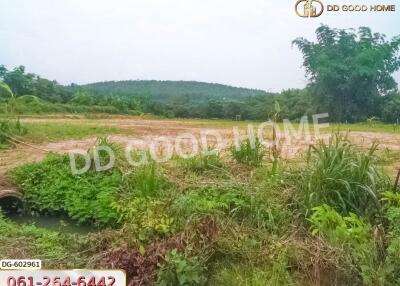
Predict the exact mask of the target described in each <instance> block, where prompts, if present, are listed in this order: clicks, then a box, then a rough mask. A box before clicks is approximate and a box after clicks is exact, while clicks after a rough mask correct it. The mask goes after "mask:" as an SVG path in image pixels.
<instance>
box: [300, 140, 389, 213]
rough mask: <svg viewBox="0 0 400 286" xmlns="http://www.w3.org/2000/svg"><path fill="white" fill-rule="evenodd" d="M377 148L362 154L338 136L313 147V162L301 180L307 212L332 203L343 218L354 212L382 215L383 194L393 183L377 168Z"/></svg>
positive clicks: (374, 147)
mask: <svg viewBox="0 0 400 286" xmlns="http://www.w3.org/2000/svg"><path fill="white" fill-rule="evenodd" d="M376 148H377V145H376V144H373V145H372V146H371V148H370V149H369V150H368V151H367V152H364V151H358V150H357V149H356V148H355V147H354V146H353V145H352V144H351V143H350V142H349V141H348V140H347V138H346V137H343V136H341V135H338V134H336V135H335V136H333V137H332V138H331V139H330V140H329V143H325V142H324V141H320V142H319V144H318V145H317V146H311V148H310V153H309V162H308V164H307V166H306V169H305V170H304V171H302V172H301V176H302V178H300V179H301V181H302V182H301V188H302V191H303V194H304V201H303V202H304V204H305V207H306V211H307V212H309V211H310V210H311V209H312V208H313V207H315V206H319V205H321V204H328V205H330V206H332V207H333V208H334V209H335V210H337V211H338V212H339V213H340V214H343V215H347V214H348V213H350V212H353V213H356V214H358V215H360V216H366V217H368V218H372V217H373V216H374V214H376V213H377V212H379V211H380V203H379V198H378V197H379V193H381V192H383V191H385V189H386V188H388V187H389V184H390V183H389V179H388V177H387V176H386V175H385V174H384V173H383V172H382V171H381V170H380V169H379V168H378V167H377V164H376V157H375V155H374V152H375V151H376ZM298 183H299V182H298V181H296V182H295V184H298Z"/></svg>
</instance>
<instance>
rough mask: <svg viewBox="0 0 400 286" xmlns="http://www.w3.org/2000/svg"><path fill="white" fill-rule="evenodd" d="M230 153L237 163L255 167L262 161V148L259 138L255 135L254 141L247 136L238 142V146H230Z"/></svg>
mask: <svg viewBox="0 0 400 286" xmlns="http://www.w3.org/2000/svg"><path fill="white" fill-rule="evenodd" d="M231 154H232V156H233V158H234V159H235V160H236V161H238V162H239V163H242V164H246V165H249V166H252V167H257V166H260V165H261V163H262V160H263V157H264V149H263V146H262V144H261V141H260V139H259V138H257V137H256V138H255V139H254V142H252V140H250V139H249V138H248V139H246V140H243V141H242V142H240V144H239V146H232V147H231Z"/></svg>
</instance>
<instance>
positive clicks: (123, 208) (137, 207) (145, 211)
mask: <svg viewBox="0 0 400 286" xmlns="http://www.w3.org/2000/svg"><path fill="white" fill-rule="evenodd" d="M113 207H114V208H115V209H116V211H117V212H118V213H120V214H121V217H120V221H121V222H123V223H124V230H125V231H126V232H127V233H129V235H130V237H132V238H133V240H134V242H138V243H140V244H141V243H142V242H148V241H149V240H150V239H154V238H155V237H157V236H158V237H160V236H165V235H167V234H170V233H172V232H173V231H174V230H175V225H174V222H175V221H174V219H173V218H172V217H170V216H169V215H168V214H167V213H168V204H167V203H165V202H163V201H161V200H157V199H151V198H147V197H140V196H139V197H132V198H130V199H126V198H123V199H121V201H119V202H116V203H114V204H113Z"/></svg>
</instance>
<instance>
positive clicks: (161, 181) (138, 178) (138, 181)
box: [128, 161, 167, 197]
mask: <svg viewBox="0 0 400 286" xmlns="http://www.w3.org/2000/svg"><path fill="white" fill-rule="evenodd" d="M166 183H167V182H166V180H165V177H164V175H163V173H162V172H161V170H160V169H159V167H158V166H157V164H156V162H154V161H151V162H149V163H148V164H145V165H142V166H140V167H138V168H137V169H136V170H135V171H134V172H133V174H131V175H130V177H129V178H128V184H130V188H132V189H133V190H134V192H136V193H137V194H138V195H140V196H145V197H154V196H157V195H159V194H160V192H161V191H163V189H164V187H165V186H166Z"/></svg>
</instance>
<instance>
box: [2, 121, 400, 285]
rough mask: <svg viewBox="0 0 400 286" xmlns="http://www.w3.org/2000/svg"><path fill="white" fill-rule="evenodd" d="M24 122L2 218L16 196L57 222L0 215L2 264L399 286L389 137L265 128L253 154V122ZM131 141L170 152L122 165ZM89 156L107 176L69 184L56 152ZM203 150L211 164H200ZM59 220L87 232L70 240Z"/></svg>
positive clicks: (143, 277) (5, 166)
mask: <svg viewBox="0 0 400 286" xmlns="http://www.w3.org/2000/svg"><path fill="white" fill-rule="evenodd" d="M21 124H22V125H23V126H25V127H26V128H27V132H26V134H24V135H20V136H15V137H13V142H14V143H13V144H11V145H9V146H8V148H6V149H3V150H1V151H0V190H7V192H6V191H3V193H4V194H9V193H12V194H14V198H10V197H8V201H7V202H12V204H11V205H7V206H8V207H9V206H13V205H18V201H19V200H20V198H19V197H18V196H19V195H22V196H23V199H24V201H25V203H26V205H27V206H28V207H29V210H30V211H31V212H32V213H33V214H35V216H39V217H53V218H54V217H59V216H62V217H63V218H65V219H63V223H61V224H60V227H59V229H54V228H53V229H49V228H46V227H41V226H38V225H31V224H28V223H25V222H21V221H20V220H19V221H17V220H13V219H12V217H13V216H10V215H9V212H5V215H0V259H5V258H8V259H10V258H26V257H29V258H38V259H42V260H43V261H44V264H45V267H46V268H83V267H87V268H91V267H103V268H104V267H115V268H122V269H124V270H126V271H127V277H128V280H129V281H128V282H129V285H154V284H157V285H206V284H207V285H266V284H265V283H266V282H265V281H269V282H268V283H269V284H267V285H332V283H333V284H335V285H349V284H352V285H353V284H354V283H355V284H364V285H388V284H392V285H396V283H397V282H398V281H399V276H398V270H399V269H398V265H400V264H399V263H398V262H399V261H398V259H399V258H398V253H399V250H400V249H398V245H400V243H399V237H400V236H399V235H398V234H397V233H398V232H399V230H398V227H397V226H396V218H397V216H396V214H397V213H398V212H399V207H400V203H399V202H400V199H399V197H398V194H397V193H396V192H393V184H394V179H395V175H396V168H397V166H399V164H398V160H399V159H400V144H399V143H400V142H399V140H400V133H397V131H396V128H394V127H392V126H386V125H374V126H373V125H365V126H364V125H343V126H340V127H339V126H337V125H334V126H330V127H329V128H325V129H323V130H322V131H321V133H320V134H316V133H314V126H312V125H310V126H309V128H310V134H309V136H308V134H306V135H304V134H302V133H301V134H297V131H298V130H299V125H298V124H297V125H296V124H294V125H293V127H294V130H295V132H293V130H291V131H290V132H289V133H288V132H285V130H286V129H285V126H284V125H283V124H281V123H279V124H278V126H277V127H276V128H277V129H278V130H279V131H280V132H278V136H277V137H278V138H279V140H276V141H274V142H275V144H274V142H272V137H273V132H272V126H271V125H268V124H267V125H265V129H264V133H263V138H258V139H257V140H256V142H255V144H254V146H252V145H251V142H250V141H247V140H246V136H245V135H246V134H248V131H249V130H251V128H250V129H248V125H249V124H251V125H252V126H253V128H254V130H255V133H256V134H257V130H258V128H259V126H260V125H261V124H262V123H261V122H235V121H221V120H216V121H213V120H167V119H157V118H140V117H110V116H109V117H107V118H101V117H96V118H95V119H88V118H83V117H77V116H75V117H73V118H71V117H46V118H43V117H42V118H40V117H36V118H24V119H22V120H21ZM339 128H340V129H339ZM338 129H339V131H338ZM349 131H350V132H349ZM237 133H239V134H241V136H242V137H240V138H239V139H238V137H237V135H236V134H237ZM204 134H206V136H205V138H206V139H207V141H206V143H204V141H202V140H203V139H204ZM346 134H347V135H346ZM262 139H264V141H265V142H266V143H268V144H266V145H262V144H259V140H261V141H262ZM319 139H322V141H320V140H319ZM135 140H136V141H135ZM137 140H141V142H142V143H143V142H144V143H145V144H144V145H143V146H142V147H141V148H142V149H143V148H145V147H146V144H148V145H151V144H154V142H156V143H157V144H158V146H157V148H156V151H157V152H159V153H160V154H162V153H163V152H165V150H166V149H168V148H167V147H165V146H166V145H168V144H167V143H168V142H169V143H171V146H172V148H173V150H174V154H173V156H171V158H170V160H165V162H159V163H157V162H155V161H152V160H149V161H148V164H146V165H141V166H136V165H130V164H128V163H127V160H126V154H125V147H126V146H127V145H129V144H130V143H131V142H137ZM236 141H237V142H236ZM166 142H167V143H166ZM194 142H195V143H194ZM218 143H221V144H218ZM235 143H237V145H238V146H237V147H235ZM196 144H197V145H198V146H197V147H198V148H197V149H196V148H195V147H194V145H196ZM96 145H103V146H107V147H109V148H110V149H111V150H112V151H113V152H114V153H115V156H116V163H115V165H114V168H112V169H109V170H106V171H102V172H98V171H96V166H95V165H94V163H92V164H91V165H90V166H89V168H88V170H87V171H86V172H85V173H82V174H80V175H77V176H74V175H73V174H72V173H71V168H70V160H69V157H68V156H66V155H65V154H66V153H67V152H69V151H70V150H76V149H80V150H89V151H90V152H89V154H90V155H89V156H90V160H92V159H94V157H93V156H94V155H93V154H94V153H92V150H93V147H94V146H96ZM203 145H205V146H207V147H208V148H210V149H213V148H217V147H218V148H219V152H214V153H201V152H200V150H201V148H200V147H201V146H203ZM232 146H234V147H232ZM310 146H311V147H310ZM141 148H138V150H136V151H132V152H131V153H130V154H131V155H132V157H135V156H138V155H140V154H139V153H138V151H139V149H141ZM177 151H180V152H181V153H182V154H183V155H186V156H183V157H185V158H182V156H178V155H179V154H178V153H179V152H177ZM194 151H198V152H194ZM157 152H156V153H157ZM159 153H157V154H159ZM142 155H143V154H142ZM99 156H100V161H101V162H102V163H103V164H104V163H106V162H107V161H108V159H109V155H108V154H104V153H99ZM78 163H82V162H81V161H78ZM13 191H18V194H17V196H16V195H15V193H13ZM3 197H6V196H5V195H4V196H3ZM3 197H2V198H1V199H0V203H1V202H2V206H3V207H4V206H5V203H4V202H5V201H4V198H3ZM16 208H17V209H18V208H21V206H19V207H18V206H17V207H16ZM8 211H10V210H8ZM11 211H15V209H12V210H11ZM8 216H9V218H7V217H8ZM65 221H68V223H69V224H79V225H82V226H85V227H87V226H90V227H93V228H92V229H90V230H89V232H88V231H86V230H85V232H84V233H79V232H78V233H75V232H73V231H70V229H69V228H65V227H64V226H63V224H66V222H65ZM182 281H183V282H182ZM381 281H385V283H386V284H385V283H384V284H379V283H380V282H381ZM163 283H164V284H163ZM165 283H167V284H165Z"/></svg>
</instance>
